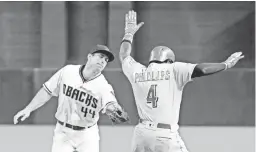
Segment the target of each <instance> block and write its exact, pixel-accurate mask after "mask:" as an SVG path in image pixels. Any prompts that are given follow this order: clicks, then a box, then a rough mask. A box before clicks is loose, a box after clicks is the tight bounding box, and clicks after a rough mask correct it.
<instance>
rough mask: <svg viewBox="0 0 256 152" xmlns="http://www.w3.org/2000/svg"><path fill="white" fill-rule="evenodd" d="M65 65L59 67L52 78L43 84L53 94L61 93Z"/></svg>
mask: <svg viewBox="0 0 256 152" xmlns="http://www.w3.org/2000/svg"><path fill="white" fill-rule="evenodd" d="M65 67H66V66H65ZM65 67H63V68H61V69H59V70H58V71H57V72H56V73H54V74H53V75H52V77H51V78H50V79H48V80H47V81H46V82H45V83H44V84H43V88H44V89H45V90H46V92H48V93H49V94H51V95H52V96H58V94H59V89H60V82H61V79H62V75H63V71H64V69H65Z"/></svg>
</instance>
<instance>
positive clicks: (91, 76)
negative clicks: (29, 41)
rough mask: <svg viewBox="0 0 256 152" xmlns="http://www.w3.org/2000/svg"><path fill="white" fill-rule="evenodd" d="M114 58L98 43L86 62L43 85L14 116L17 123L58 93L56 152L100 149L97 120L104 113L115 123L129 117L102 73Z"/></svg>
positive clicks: (96, 151) (53, 148)
mask: <svg viewBox="0 0 256 152" xmlns="http://www.w3.org/2000/svg"><path fill="white" fill-rule="evenodd" d="M113 60H114V56H113V54H112V53H111V52H110V51H109V49H108V48H107V47H106V46H103V45H97V47H96V49H95V50H93V51H92V53H90V54H88V61H87V63H86V64H85V65H66V66H64V67H63V68H61V69H60V70H58V71H57V72H56V73H55V74H54V75H53V76H52V77H51V78H50V79H49V80H48V81H46V82H45V83H44V84H43V87H42V88H41V89H40V90H39V92H38V93H37V94H36V96H35V97H34V98H33V99H32V101H31V102H30V104H29V105H28V106H26V108H24V109H23V110H21V111H20V112H18V113H17V114H16V115H15V116H14V124H16V123H17V122H18V119H19V118H21V121H23V120H25V119H26V118H27V117H28V116H29V115H30V113H31V112H32V111H34V110H36V109H37V108H39V107H40V106H42V105H43V104H45V103H46V102H47V101H48V100H49V99H50V98H51V97H52V96H56V97H58V108H57V112H56V114H55V117H56V119H57V124H56V128H55V130H54V137H53V145H52V152H74V151H76V152H99V139H100V138H99V131H98V125H97V122H98V120H99V114H100V112H102V113H106V114H107V115H109V116H110V117H111V120H112V119H113V121H114V122H115V123H119V122H120V123H121V122H125V121H127V120H128V116H127V113H126V112H125V111H124V110H123V109H122V108H121V106H120V105H119V104H118V102H117V100H116V97H115V95H114V90H113V88H112V86H111V85H110V84H109V83H108V81H107V80H106V79H105V77H104V76H103V74H102V73H101V72H102V70H103V69H104V68H105V67H106V65H107V63H108V62H111V61H113ZM117 113H118V114H117Z"/></svg>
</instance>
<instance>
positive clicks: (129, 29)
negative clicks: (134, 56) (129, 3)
mask: <svg viewBox="0 0 256 152" xmlns="http://www.w3.org/2000/svg"><path fill="white" fill-rule="evenodd" d="M143 24H144V22H141V23H139V24H138V25H137V13H136V12H134V11H133V10H132V11H129V12H128V13H127V14H126V15H125V35H124V38H123V40H127V41H129V42H130V43H132V40H133V36H134V34H135V33H136V32H137V31H138V30H139V28H140V27H141V26H142V25H143Z"/></svg>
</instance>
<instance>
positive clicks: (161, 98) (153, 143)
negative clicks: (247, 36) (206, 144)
mask: <svg viewBox="0 0 256 152" xmlns="http://www.w3.org/2000/svg"><path fill="white" fill-rule="evenodd" d="M143 24H144V23H143V22H142V23H140V24H138V25H137V19H136V12H134V11H129V13H128V14H126V23H125V35H124V37H123V41H122V43H121V47H120V54H119V55H120V60H121V63H122V70H123V72H124V74H125V75H126V77H127V78H128V79H129V81H130V83H131V85H132V89H133V93H134V97H135V102H136V106H137V110H138V114H139V117H140V120H139V124H138V125H136V127H135V130H134V135H133V141H132V151H133V152H188V150H187V148H186V147H185V145H184V142H183V141H182V139H181V137H180V135H179V133H178V129H179V125H178V122H179V112H180V104H181V100H182V92H183V88H184V86H185V85H186V84H187V83H188V82H190V81H192V79H193V78H195V77H200V76H205V75H210V74H214V73H217V72H220V71H223V70H226V69H228V68H231V67H233V66H234V65H235V64H236V63H237V62H238V60H240V59H241V58H243V57H244V56H242V53H241V52H236V53H234V54H232V55H231V56H230V57H229V58H228V59H227V60H226V61H225V62H222V63H201V64H191V63H183V62H175V55H174V53H173V51H172V50H171V49H170V48H168V47H166V46H157V47H155V48H154V49H153V50H152V51H151V54H150V59H149V65H148V66H144V65H142V64H140V63H138V62H136V61H135V60H134V59H133V58H132V57H131V56H130V53H131V48H132V46H131V44H132V41H133V36H134V34H135V33H136V31H137V30H138V29H139V28H140V27H141V26H142V25H143Z"/></svg>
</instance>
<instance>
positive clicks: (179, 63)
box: [172, 62, 191, 68]
mask: <svg viewBox="0 0 256 152" xmlns="http://www.w3.org/2000/svg"><path fill="white" fill-rule="evenodd" d="M172 64H173V67H174V68H175V67H177V68H179V67H184V66H187V65H189V64H191V63H187V62H174V63H172Z"/></svg>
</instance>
